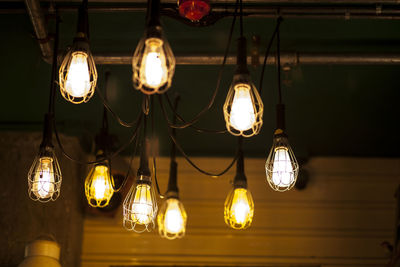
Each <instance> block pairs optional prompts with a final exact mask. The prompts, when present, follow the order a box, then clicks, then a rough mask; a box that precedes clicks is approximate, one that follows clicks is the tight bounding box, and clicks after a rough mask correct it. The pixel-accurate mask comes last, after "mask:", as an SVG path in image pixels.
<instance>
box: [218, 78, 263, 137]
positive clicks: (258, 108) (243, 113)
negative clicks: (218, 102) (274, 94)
mask: <svg viewBox="0 0 400 267" xmlns="http://www.w3.org/2000/svg"><path fill="white" fill-rule="evenodd" d="M223 110H224V118H225V123H226V128H227V130H228V131H229V132H230V133H231V134H233V135H236V136H244V137H251V136H253V135H256V134H258V133H259V132H260V130H261V126H262V123H263V120H262V116H263V111H264V105H263V102H262V100H261V97H260V94H259V93H258V91H257V89H256V88H255V86H254V84H253V83H252V82H250V81H249V77H248V75H235V77H234V82H233V84H232V85H231V88H230V89H229V92H228V95H227V97H226V100H225V104H224V107H223Z"/></svg>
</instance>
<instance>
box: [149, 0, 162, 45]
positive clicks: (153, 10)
mask: <svg viewBox="0 0 400 267" xmlns="http://www.w3.org/2000/svg"><path fill="white" fill-rule="evenodd" d="M161 36H162V27H161V22H160V0H148V1H147V15H146V37H147V38H161Z"/></svg>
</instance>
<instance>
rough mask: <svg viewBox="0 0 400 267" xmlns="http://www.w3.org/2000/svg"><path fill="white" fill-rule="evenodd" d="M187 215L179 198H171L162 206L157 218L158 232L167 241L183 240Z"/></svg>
mask: <svg viewBox="0 0 400 267" xmlns="http://www.w3.org/2000/svg"><path fill="white" fill-rule="evenodd" d="M186 221H187V214H186V211H185V208H184V207H183V204H182V202H181V201H180V200H179V199H178V198H177V197H170V198H168V199H167V200H166V201H164V203H163V204H162V205H161V208H160V211H159V213H158V216H157V224H158V231H159V234H160V236H161V237H164V238H167V239H175V238H182V237H183V236H184V235H185V232H186Z"/></svg>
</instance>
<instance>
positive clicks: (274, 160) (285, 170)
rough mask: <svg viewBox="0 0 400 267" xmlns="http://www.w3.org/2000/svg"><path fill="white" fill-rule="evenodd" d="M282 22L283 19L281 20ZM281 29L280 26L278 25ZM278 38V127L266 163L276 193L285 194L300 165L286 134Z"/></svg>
mask: <svg viewBox="0 0 400 267" xmlns="http://www.w3.org/2000/svg"><path fill="white" fill-rule="evenodd" d="M279 19H280V20H282V18H279ZM278 27H279V24H278ZM276 38H277V62H278V64H277V73H278V99H279V100H278V104H277V106H276V114H277V116H276V120H277V127H276V130H275V133H274V137H273V143H272V148H271V150H270V152H269V155H268V158H267V161H266V163H265V171H266V176H267V181H268V183H269V185H270V186H271V188H272V189H273V190H275V191H279V192H284V191H288V190H290V189H292V188H293V186H294V185H295V183H296V180H297V176H298V173H299V164H298V163H297V160H296V157H295V155H294V153H293V150H292V148H291V147H290V144H289V139H288V136H287V134H286V133H285V105H284V104H283V102H282V88H281V61H280V33H279V28H278V31H277V33H276Z"/></svg>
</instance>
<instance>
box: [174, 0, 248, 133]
mask: <svg viewBox="0 0 400 267" xmlns="http://www.w3.org/2000/svg"><path fill="white" fill-rule="evenodd" d="M239 1H240V0H236V5H235V14H234V16H233V20H232V24H231V28H230V31H229V37H228V43H227V46H226V49H225V54H224V59H223V61H222V65H221V66H220V69H219V72H218V78H217V85H216V88H215V91H214V93H213V95H212V96H211V99H210V102H209V103H208V105H207V106H206V107H204V108H203V109H202V110H201V111H200V112H199V113H198V114H197V115H196V116H195V117H194V118H193V119H191V120H189V121H188V122H186V123H184V124H181V125H172V124H171V125H169V127H171V128H176V129H184V128H187V127H189V126H191V125H193V124H195V123H197V122H198V121H199V119H200V118H201V117H202V115H203V114H205V113H206V112H208V111H209V110H210V109H211V107H212V106H213V105H214V102H215V99H216V97H217V94H218V91H219V87H220V84H221V80H222V72H223V70H224V66H225V63H226V59H227V57H228V53H229V48H230V45H231V41H232V35H233V30H234V28H235V22H236V15H237V9H238V5H239Z"/></svg>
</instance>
